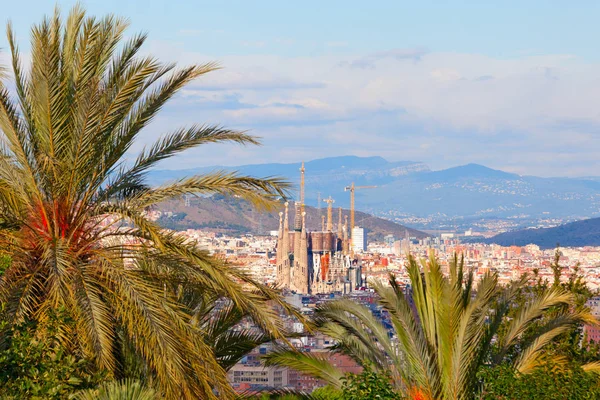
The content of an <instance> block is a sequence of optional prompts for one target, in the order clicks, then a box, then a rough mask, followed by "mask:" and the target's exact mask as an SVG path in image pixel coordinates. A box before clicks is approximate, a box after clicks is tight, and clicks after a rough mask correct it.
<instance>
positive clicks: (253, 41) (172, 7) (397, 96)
mask: <svg viewBox="0 0 600 400" xmlns="http://www.w3.org/2000/svg"><path fill="white" fill-rule="evenodd" d="M73 3H74V2H72V1H59V4H60V6H61V8H62V9H63V11H64V12H65V13H66V12H67V11H68V9H69V8H70V7H71V5H72V4H73ZM484 3H485V4H484ZM83 4H84V5H85V6H86V7H87V9H88V10H89V12H90V13H93V14H97V15H102V14H105V13H108V12H111V13H116V14H118V15H121V16H126V17H128V18H130V20H131V23H132V24H131V29H130V31H129V32H130V34H132V33H134V32H139V31H146V32H148V33H149V40H148V42H147V45H146V48H145V50H144V51H145V52H148V53H152V54H154V55H156V56H157V57H159V58H161V59H162V60H165V61H177V62H179V63H181V64H182V65H186V64H190V63H200V62H206V61H211V60H214V61H218V62H219V63H220V65H221V66H222V67H223V68H222V69H221V70H219V71H216V72H213V73H211V74H208V75H206V76H204V77H203V78H202V79H200V80H198V81H197V82H195V83H194V84H193V85H192V86H190V87H188V88H187V89H186V90H185V91H183V92H182V93H181V95H180V96H179V97H177V98H176V99H175V100H174V101H173V102H172V103H171V105H170V106H169V107H167V108H166V109H165V110H164V112H163V113H162V115H161V116H160V118H158V119H157V120H156V121H155V123H154V125H153V126H152V127H151V128H149V129H148V131H147V132H146V134H145V136H144V138H143V140H142V141H141V142H140V143H139V146H140V147H141V146H142V145H143V142H150V141H152V140H153V139H155V138H157V137H158V136H159V135H160V134H161V133H165V132H169V131H172V130H174V129H175V128H176V127H180V126H184V125H188V124H191V123H195V122H207V123H217V124H223V125H225V126H228V127H233V128H238V129H247V130H250V131H251V132H252V133H254V134H256V135H258V136H261V137H262V140H263V143H264V145H263V146H262V147H259V148H240V147H236V146H227V145H220V146H211V147H206V148H203V149H197V150H192V151H190V152H188V153H185V154H184V155H182V156H180V157H178V158H177V159H174V160H171V161H169V162H166V163H165V164H164V167H165V168H171V169H177V168H190V167H194V166H206V165H215V164H219V165H237V164H242V163H262V162H267V161H273V162H297V161H300V160H303V159H304V160H310V159H314V158H320V157H324V156H333V155H348V154H354V155H359V156H370V155H380V156H383V157H385V158H387V159H389V160H391V161H400V160H415V161H423V162H425V163H427V164H429V165H430V166H431V167H432V168H435V169H440V168H447V167H451V166H456V165H461V164H466V163H480V164H484V165H487V166H489V167H493V168H498V169H503V170H506V171H511V172H517V173H521V174H528V175H540V176H588V175H600V44H598V43H599V41H598V38H599V37H600V25H598V18H599V16H600V2H598V1H576V2H568V1H552V0H546V1H533V0H528V1H522V0H521V1H508V0H506V1H494V2H492V1H489V2H484V1H476V0H472V1H431V2H429V1H394V0H389V1H378V0H370V1H364V0H363V1H351V0H345V1H336V0H321V1H307V0H305V1H284V0H274V1H263V0H253V1H248V0H242V1H226V0H222V1H220V0H212V1H199V0H195V1H194V0H187V1H183V0H169V1H157V0H154V1H151V0H145V1H132V0H119V1H117V0H96V1H92V0H88V1H83ZM52 9H53V2H52V1H49V0H37V1H32V0H21V1H11V2H8V4H2V7H1V11H0V16H1V17H2V19H3V20H8V19H11V20H12V21H13V23H14V25H15V28H16V30H17V32H18V34H19V35H18V36H19V40H20V43H21V47H22V49H23V50H24V51H27V47H28V46H27V42H28V35H29V27H30V25H31V24H32V23H35V22H38V21H39V20H40V18H41V17H42V16H43V15H44V14H47V13H51V12H52ZM0 48H6V40H5V39H4V37H2V38H1V39H0ZM5 56H6V55H4V57H5ZM0 57H1V56H0Z"/></svg>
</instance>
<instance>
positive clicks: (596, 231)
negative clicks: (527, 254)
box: [487, 218, 600, 249]
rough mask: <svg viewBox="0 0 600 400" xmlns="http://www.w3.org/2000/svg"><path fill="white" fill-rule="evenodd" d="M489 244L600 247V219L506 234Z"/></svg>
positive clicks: (498, 236)
mask: <svg viewBox="0 0 600 400" xmlns="http://www.w3.org/2000/svg"><path fill="white" fill-rule="evenodd" d="M487 242H488V243H496V244H499V245H502V246H511V245H516V246H525V245H527V244H537V245H538V246H540V247H541V248H545V249H549V248H553V247H556V245H557V244H560V245H561V246H565V247H581V246H600V218H592V219H586V220H583V221H576V222H571V223H568V224H564V225H560V226H557V227H554V228H541V229H524V230H519V231H513V232H506V233H502V234H500V235H496V236H494V237H492V238H490V239H488V240H487Z"/></svg>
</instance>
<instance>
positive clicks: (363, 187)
mask: <svg viewBox="0 0 600 400" xmlns="http://www.w3.org/2000/svg"><path fill="white" fill-rule="evenodd" d="M376 187H377V186H354V182H352V184H351V185H350V186H346V187H345V188H344V192H348V191H349V192H350V242H351V243H352V230H354V191H355V190H356V189H374V188H376Z"/></svg>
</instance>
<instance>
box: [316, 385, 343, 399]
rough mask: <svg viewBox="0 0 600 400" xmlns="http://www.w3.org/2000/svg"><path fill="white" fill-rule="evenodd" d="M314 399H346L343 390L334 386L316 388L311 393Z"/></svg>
mask: <svg viewBox="0 0 600 400" xmlns="http://www.w3.org/2000/svg"><path fill="white" fill-rule="evenodd" d="M311 397H312V399H313V400H344V397H343V396H342V392H341V391H340V390H339V389H336V388H334V387H332V386H322V387H320V388H316V389H315V390H313V392H312V393H311Z"/></svg>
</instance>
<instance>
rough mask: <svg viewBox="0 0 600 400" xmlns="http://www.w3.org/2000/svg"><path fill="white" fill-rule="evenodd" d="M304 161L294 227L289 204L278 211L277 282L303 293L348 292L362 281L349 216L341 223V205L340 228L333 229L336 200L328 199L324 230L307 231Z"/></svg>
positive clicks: (338, 226) (322, 226) (295, 206)
mask: <svg viewBox="0 0 600 400" xmlns="http://www.w3.org/2000/svg"><path fill="white" fill-rule="evenodd" d="M304 171H305V170H304V163H302V168H301V169H300V172H301V180H300V201H299V202H295V203H294V208H295V210H294V229H293V230H290V227H289V218H288V214H289V209H288V208H289V207H288V203H285V209H284V212H281V213H279V232H278V239H277V283H278V285H279V287H281V288H283V289H286V290H290V291H292V292H295V293H300V294H322V293H334V292H338V293H349V292H351V291H353V290H356V289H357V288H358V287H359V286H360V285H361V267H360V262H359V260H357V259H355V258H354V257H353V256H352V254H351V249H350V238H349V237H348V234H347V232H348V229H347V225H348V223H347V219H346V223H345V224H343V225H342V209H341V208H340V209H339V215H338V221H337V231H336V232H334V231H333V221H332V219H333V218H332V217H333V215H332V214H333V210H332V203H333V200H332V199H331V198H330V199H328V200H325V201H326V202H327V203H328V207H327V223H326V224H325V221H322V224H321V231H318V232H307V229H306V212H305V211H304Z"/></svg>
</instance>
